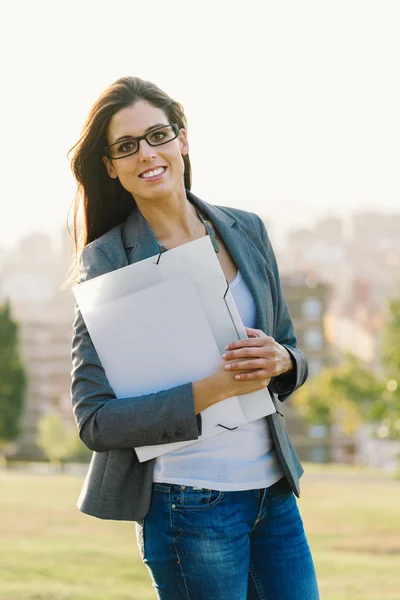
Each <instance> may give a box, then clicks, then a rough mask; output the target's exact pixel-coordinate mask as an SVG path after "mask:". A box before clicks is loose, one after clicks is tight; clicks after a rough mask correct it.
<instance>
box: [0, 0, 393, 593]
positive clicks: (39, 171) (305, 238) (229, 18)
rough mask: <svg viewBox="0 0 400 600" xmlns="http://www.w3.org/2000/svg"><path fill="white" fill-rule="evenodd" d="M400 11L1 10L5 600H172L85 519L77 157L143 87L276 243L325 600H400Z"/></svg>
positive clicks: (323, 6) (213, 182)
mask: <svg viewBox="0 0 400 600" xmlns="http://www.w3.org/2000/svg"><path fill="white" fill-rule="evenodd" d="M399 27H400V5H399V3H398V2H397V0H385V1H378V0H364V1H361V0H347V1H343V0H337V1H336V2H334V3H333V2H327V1H321V0H319V1H317V0H304V1H303V2H295V1H294V0H289V1H282V2H272V1H269V0H266V1H264V2H263V1H256V0H249V1H247V2H243V1H238V2H235V1H233V0H232V1H230V2H228V1H227V0H221V1H220V2H218V1H214V2H210V1H208V0H204V1H202V2H196V1H188V0H186V1H183V0H169V1H168V2H167V1H165V0H164V1H160V0H155V1H153V2H143V1H141V2H138V1H136V0H131V1H129V2H127V1H125V0H121V1H118V2H115V3H110V2H104V1H103V0H100V1H96V2H95V1H94V0H82V1H80V2H77V1H76V0H72V1H69V2H50V1H43V0H36V1H35V2H29V1H28V0H25V1H22V0H14V1H11V0H0V51H1V56H2V61H1V78H0V90H1V96H0V97H1V106H2V111H1V114H2V117H3V118H2V123H1V131H2V141H1V143H0V164H1V166H2V178H1V186H0V203H1V213H0V214H1V219H0V454H1V458H2V465H1V468H0V484H1V488H0V535H1V545H0V555H1V560H0V599H1V600H15V599H21V600H33V599H42V600H44V599H46V600H58V599H60V600H61V599H63V600H66V599H68V600H69V599H73V600H93V599H104V600H106V599H107V600H109V599H110V598H112V599H113V600H114V599H115V600H127V599H128V598H129V599H137V600H142V599H143V600H146V599H147V598H149V599H150V598H155V595H154V592H153V591H152V588H151V581H150V578H149V576H148V574H147V572H146V569H145V567H144V566H143V565H142V564H141V562H140V558H139V556H138V552H137V549H136V542H135V532H134V528H133V525H132V524H131V523H115V522H101V521H98V520H95V519H92V518H90V517H87V516H85V515H82V514H80V513H79V512H78V510H77V509H76V506H75V502H76V499H77V496H78V493H79V489H80V487H81V485H82V482H83V477H84V474H85V473H86V471H87V467H88V461H89V460H90V452H89V451H88V450H87V449H85V447H84V446H83V445H82V444H81V442H80V441H79V439H78V438H77V434H76V428H75V425H74V423H73V418H72V413H71V407H70V395H69V385H70V370H71V365H70V341H71V325H72V319H73V306H74V302H73V298H72V293H71V291H70V290H61V285H62V283H63V281H64V280H65V278H66V275H67V271H68V267H69V264H70V261H71V257H72V252H73V248H72V243H71V239H70V237H69V235H68V232H67V229H66V219H67V213H68V210H69V207H70V204H71V202H72V199H73V195H74V192H75V183H74V180H73V178H72V175H71V173H70V167H69V162H68V159H67V152H68V150H69V149H70V148H71V147H72V146H73V144H74V143H75V142H76V141H77V139H78V137H79V134H80V129H81V127H82V125H83V122H84V119H85V117H86V114H87V112H88V110H89V108H90V106H91V105H92V103H93V102H94V101H95V99H96V98H97V96H98V95H99V94H100V93H101V92H102V90H103V89H104V88H105V87H106V86H108V85H109V84H110V83H112V82H113V81H114V80H116V79H117V78H119V77H121V76H125V75H137V76H139V77H142V78H143V79H148V80H150V81H154V82H155V83H156V84H158V85H159V86H160V87H161V88H163V89H164V90H165V91H166V92H167V93H169V94H170V95H171V96H173V97H174V98H176V99H177V100H179V101H180V102H181V103H182V104H183V106H184V107H185V111H186V114H187V117H188V124H189V128H188V130H189V142H190V156H191V161H192V166H193V188H192V189H193V191H194V193H195V194H196V195H198V196H199V197H201V198H203V199H204V200H206V201H208V202H210V203H213V204H221V205H225V206H234V207H237V208H242V209H244V210H250V211H253V212H256V213H258V214H259V215H260V216H261V217H262V218H263V220H264V221H265V223H266V226H267V228H268V231H269V233H270V237H271V239H272V242H273V245H274V248H275V252H276V255H277V258H278V263H279V267H280V272H281V278H282V284H283V288H284V292H285V295H286V298H287V301H288V304H289V308H290V311H291V314H292V317H293V320H294V323H295V328H296V332H297V335H298V342H299V346H300V348H301V349H302V350H303V351H304V352H305V354H306V355H307V357H308V360H309V365H310V377H309V381H308V382H307V384H306V385H305V386H304V387H303V388H302V389H301V390H300V391H299V392H298V393H297V394H295V395H294V396H293V397H292V398H291V399H290V400H289V401H288V402H286V403H285V405H284V407H283V410H284V413H285V419H286V422H287V426H288V429H289V431H290V433H291V437H292V439H293V442H294V445H295V446H296V449H297V451H298V453H299V455H300V457H301V458H302V460H303V461H304V463H305V465H306V474H305V476H304V479H303V488H302V497H301V499H300V505H301V510H302V512H303V515H304V520H305V524H306V528H307V531H308V532H309V537H310V543H311V545H312V549H313V552H314V556H315V562H316V566H317V573H318V577H319V581H320V586H321V595H322V598H324V599H326V600H342V599H346V600H347V599H349V600H361V599H362V600H372V599H374V600H378V599H379V600H380V599H382V598H389V599H392V600H394V599H397V600H399V599H400V567H399V564H400V562H399V558H400V478H399V471H400V183H399V181H400V180H399V176H398V173H399V159H400V144H399V139H400V111H399V109H398V107H399V106H400V84H399V77H398V74H399V66H400V64H399V63H400V37H399V35H398V31H399Z"/></svg>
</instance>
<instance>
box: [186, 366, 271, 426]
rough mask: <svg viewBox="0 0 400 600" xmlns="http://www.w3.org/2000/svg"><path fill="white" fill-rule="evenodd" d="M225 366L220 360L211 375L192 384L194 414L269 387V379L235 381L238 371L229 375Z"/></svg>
mask: <svg viewBox="0 0 400 600" xmlns="http://www.w3.org/2000/svg"><path fill="white" fill-rule="evenodd" d="M237 363H238V361H235V364H237ZM226 364H227V363H226V361H225V360H221V362H220V364H219V365H218V368H217V370H216V372H215V373H214V374H213V375H210V376H209V377H206V378H205V379H201V380H200V381H195V382H194V383H193V398H194V407H195V412H196V414H198V413H200V412H202V411H203V410H205V409H206V408H208V407H209V406H211V405H213V404H215V403H216V402H221V401H222V400H225V399H226V398H232V396H242V395H243V394H250V393H251V392H256V391H258V390H262V389H264V388H266V387H267V385H269V382H270V378H269V377H257V378H253V379H250V380H249V381H240V380H239V381H238V380H237V379H235V373H237V372H238V371H235V372H233V373H230V372H229V371H228V370H226V369H225V366H226ZM228 364H229V363H228ZM239 364H240V363H239ZM239 373H240V371H239ZM243 373H244V371H243Z"/></svg>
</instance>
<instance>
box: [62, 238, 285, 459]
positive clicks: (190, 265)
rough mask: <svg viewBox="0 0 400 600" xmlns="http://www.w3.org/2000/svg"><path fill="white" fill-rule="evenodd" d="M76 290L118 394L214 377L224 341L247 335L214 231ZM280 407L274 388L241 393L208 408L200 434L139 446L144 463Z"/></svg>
mask: <svg viewBox="0 0 400 600" xmlns="http://www.w3.org/2000/svg"><path fill="white" fill-rule="evenodd" d="M73 293H74V295H75V298H76V301H77V303H78V305H79V308H80V310H81V313H82V316H83V319H84V320H85V324H86V326H87V328H88V331H89V334H90V336H91V339H92V342H93V344H94V347H95V348H96V351H97V353H98V355H99V358H100V361H101V363H102V365H103V367H104V369H105V372H106V375H107V378H108V381H109V383H110V385H111V386H112V388H113V390H114V393H115V395H116V397H117V398H125V397H135V396H140V395H143V394H149V393H153V392H157V391H161V390H165V389H170V388H172V387H175V386H177V385H181V384H183V383H188V382H190V381H197V380H199V379H202V378H203V377H207V376H208V375H211V374H212V373H214V372H215V370H216V368H217V366H218V364H219V363H220V361H221V354H223V352H224V347H225V346H226V345H227V344H229V343H230V342H232V341H234V340H237V339H243V338H246V337H247V336H246V332H245V329H244V326H243V323H242V321H241V318H240V315H239V313H238V310H237V308H236V305H235V302H234V300H233V297H232V294H231V292H230V291H229V289H227V282H226V279H225V276H224V273H223V271H222V269H221V266H220V263H219V261H218V258H217V256H216V255H215V251H214V248H213V246H212V243H211V240H210V238H209V237H208V236H206V237H203V238H200V239H199V240H196V241H194V242H190V243H188V244H184V245H182V246H179V247H177V248H174V249H172V250H169V251H168V252H164V253H163V254H161V255H160V256H154V257H151V258H148V259H145V260H142V261H140V262H137V263H134V264H132V265H128V266H127V267H124V268H122V269H118V270H116V271H112V272H110V273H106V274H104V275H101V276H100V277H97V278H95V279H91V280H89V281H87V282H84V283H81V284H79V285H76V286H75V287H74V288H73ZM273 412H275V407H274V405H273V402H272V399H271V396H270V394H269V391H268V389H267V388H265V389H264V390H260V391H257V392H253V393H251V394H244V395H241V396H235V397H233V398H228V399H227V400H224V401H223V402H219V403H216V404H214V405H213V406H211V407H209V408H208V409H206V410H205V411H203V412H202V423H203V431H202V435H201V436H199V438H198V439H197V440H190V441H185V442H172V443H169V444H159V445H155V446H142V447H139V448H135V450H136V453H137V455H138V458H139V460H140V461H142V462H143V461H145V460H149V459H150V458H155V457H156V456H161V455H162V454H166V453H167V452H172V451H173V450H176V449H178V448H181V447H183V446H187V445H189V444H193V443H196V442H197V441H200V440H202V439H204V438H206V437H210V436H213V435H218V434H220V433H223V432H226V429H224V427H229V428H233V427H237V426H239V425H241V424H243V423H246V422H249V421H254V420H255V419H259V418H261V417H263V416H266V415H268V414H271V413H273ZM221 425H223V426H224V427H221Z"/></svg>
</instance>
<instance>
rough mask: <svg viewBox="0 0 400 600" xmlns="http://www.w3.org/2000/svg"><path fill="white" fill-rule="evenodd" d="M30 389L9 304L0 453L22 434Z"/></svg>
mask: <svg viewBox="0 0 400 600" xmlns="http://www.w3.org/2000/svg"><path fill="white" fill-rule="evenodd" d="M25 386H26V375H25V370H24V367H23V364H22V361H21V358H20V355H19V342H18V325H17V323H16V322H15V321H14V320H13V319H12V316H11V310H10V305H9V303H8V302H7V303H6V304H5V305H4V306H1V307H0V453H2V452H3V451H4V448H5V446H6V444H7V443H9V442H11V441H13V440H15V439H16V438H17V437H18V435H19V433H20V420H21V416H22V413H23V409H24V396H25Z"/></svg>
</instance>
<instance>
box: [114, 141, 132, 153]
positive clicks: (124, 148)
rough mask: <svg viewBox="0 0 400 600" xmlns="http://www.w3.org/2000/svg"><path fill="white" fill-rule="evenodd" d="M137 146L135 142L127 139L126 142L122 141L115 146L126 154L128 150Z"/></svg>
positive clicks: (130, 150)
mask: <svg viewBox="0 0 400 600" xmlns="http://www.w3.org/2000/svg"><path fill="white" fill-rule="evenodd" d="M136 147H137V143H136V142H134V141H129V140H127V141H126V142H122V144H120V145H119V146H118V148H117V150H118V152H119V153H120V154H128V153H129V152H134V150H135V149H136Z"/></svg>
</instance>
